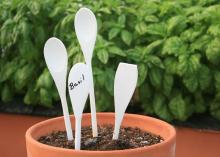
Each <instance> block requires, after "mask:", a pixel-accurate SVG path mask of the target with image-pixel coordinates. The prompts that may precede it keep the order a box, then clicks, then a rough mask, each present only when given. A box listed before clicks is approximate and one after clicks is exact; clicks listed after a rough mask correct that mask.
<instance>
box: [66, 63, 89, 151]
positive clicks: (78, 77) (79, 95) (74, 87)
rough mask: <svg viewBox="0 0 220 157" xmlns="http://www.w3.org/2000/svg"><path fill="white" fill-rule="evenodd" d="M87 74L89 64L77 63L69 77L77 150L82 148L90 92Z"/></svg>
mask: <svg viewBox="0 0 220 157" xmlns="http://www.w3.org/2000/svg"><path fill="white" fill-rule="evenodd" d="M87 75H88V69H87V66H86V65H85V64H83V63H77V64H75V65H74V66H73V67H72V68H71V70H70V73H69V78H68V89H69V94H70V99H71V102H72V106H73V112H74V116H75V150H80V143H81V121H82V113H83V109H84V107H85V103H86V99H87V97H88V94H89V84H88V81H87V79H88V77H87Z"/></svg>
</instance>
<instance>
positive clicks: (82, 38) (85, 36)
mask: <svg viewBox="0 0 220 157" xmlns="http://www.w3.org/2000/svg"><path fill="white" fill-rule="evenodd" d="M74 26H75V31H76V36H77V38H78V40H79V44H80V47H81V49H82V52H83V55H84V57H85V61H86V65H87V66H88V72H89V74H88V77H89V98H90V108H91V116H92V118H91V119H92V133H93V137H97V136H98V130H97V120H96V106H95V94H94V83H93V74H92V54H93V49H94V46H95V41H96V35H97V21H96V17H95V15H94V14H93V12H92V11H91V10H89V9H88V8H81V9H80V10H79V11H78V12H77V13H76V15H75V21H74Z"/></svg>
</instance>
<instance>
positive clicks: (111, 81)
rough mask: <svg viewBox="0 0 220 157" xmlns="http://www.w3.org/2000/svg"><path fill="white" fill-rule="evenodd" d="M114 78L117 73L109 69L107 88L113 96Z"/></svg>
mask: <svg viewBox="0 0 220 157" xmlns="http://www.w3.org/2000/svg"><path fill="white" fill-rule="evenodd" d="M114 76H115V71H114V70H113V69H110V68H107V69H106V70H105V88H106V90H107V91H108V92H109V94H110V95H111V96H113V95H114Z"/></svg>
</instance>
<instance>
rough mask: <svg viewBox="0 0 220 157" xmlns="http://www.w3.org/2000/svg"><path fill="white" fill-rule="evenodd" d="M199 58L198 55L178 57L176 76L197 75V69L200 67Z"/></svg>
mask: <svg viewBox="0 0 220 157" xmlns="http://www.w3.org/2000/svg"><path fill="white" fill-rule="evenodd" d="M200 58H201V55H200V54H193V55H189V54H185V55H180V56H179V63H178V74H179V75H180V76H182V75H184V74H187V75H193V74H195V73H197V72H198V70H199V68H200V67H201V64H200Z"/></svg>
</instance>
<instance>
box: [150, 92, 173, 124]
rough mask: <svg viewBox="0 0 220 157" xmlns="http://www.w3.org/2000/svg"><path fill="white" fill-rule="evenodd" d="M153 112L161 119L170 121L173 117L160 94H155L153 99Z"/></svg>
mask: <svg viewBox="0 0 220 157" xmlns="http://www.w3.org/2000/svg"><path fill="white" fill-rule="evenodd" d="M153 109H154V112H155V113H156V114H157V115H158V116H159V117H160V118H162V119H164V120H167V121H171V120H173V117H172V115H171V113H170V111H169V109H168V106H167V104H166V101H165V97H164V96H163V95H161V94H155V95H154V100H153Z"/></svg>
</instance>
